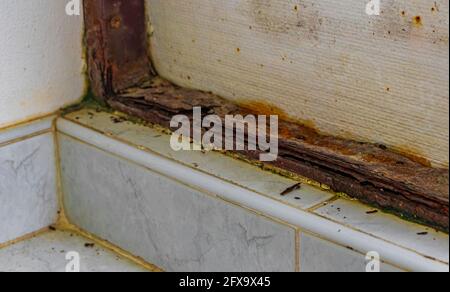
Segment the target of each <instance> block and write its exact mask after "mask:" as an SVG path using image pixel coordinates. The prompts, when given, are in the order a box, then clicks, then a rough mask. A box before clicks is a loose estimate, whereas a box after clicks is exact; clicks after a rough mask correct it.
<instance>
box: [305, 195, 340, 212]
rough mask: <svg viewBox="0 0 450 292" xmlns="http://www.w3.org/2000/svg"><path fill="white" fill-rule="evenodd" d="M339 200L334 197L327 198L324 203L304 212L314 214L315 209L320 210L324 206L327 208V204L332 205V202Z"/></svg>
mask: <svg viewBox="0 0 450 292" xmlns="http://www.w3.org/2000/svg"><path fill="white" fill-rule="evenodd" d="M339 199H340V197H339V196H334V197H332V198H329V199H328V200H326V201H324V202H320V203H319V204H317V205H314V206H312V207H310V208H308V209H306V211H307V212H310V213H314V211H316V210H317V209H320V208H322V207H324V206H327V205H329V204H331V203H333V202H336V201H337V200H339ZM314 214H315V213H314Z"/></svg>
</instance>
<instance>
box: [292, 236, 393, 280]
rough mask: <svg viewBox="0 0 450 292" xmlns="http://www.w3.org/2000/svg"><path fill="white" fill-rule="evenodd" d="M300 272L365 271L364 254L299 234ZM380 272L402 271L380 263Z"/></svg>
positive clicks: (366, 262)
mask: <svg viewBox="0 0 450 292" xmlns="http://www.w3.org/2000/svg"><path fill="white" fill-rule="evenodd" d="M299 250H300V261H299V262H300V271H301V272H365V271H366V265H367V264H368V261H366V257H365V255H363V254H361V253H358V252H356V251H354V250H351V249H350V248H347V247H342V246H339V245H337V244H334V243H332V242H329V241H326V240H323V239H320V238H317V237H314V236H312V235H309V234H306V233H301V234H300V249H299ZM380 268H381V272H402V270H400V269H398V268H395V267H393V266H391V265H388V264H385V263H382V264H381V266H380Z"/></svg>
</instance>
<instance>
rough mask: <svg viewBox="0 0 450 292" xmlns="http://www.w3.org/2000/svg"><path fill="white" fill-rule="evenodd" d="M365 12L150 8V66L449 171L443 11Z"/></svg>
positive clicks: (224, 4) (334, 3) (316, 2)
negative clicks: (152, 64) (429, 162)
mask: <svg viewBox="0 0 450 292" xmlns="http://www.w3.org/2000/svg"><path fill="white" fill-rule="evenodd" d="M368 2H369V0H341V1H339V0H226V1H224V0H183V1H181V0H148V1H147V3H148V4H149V11H150V20H151V24H152V26H153V28H152V29H153V36H152V38H151V49H152V55H153V58H154V61H155V64H156V67H157V70H158V72H159V73H160V74H161V75H163V76H165V77H166V78H169V79H171V80H172V81H174V82H176V83H178V84H180V85H184V86H189V87H194V88H197V89H203V90H207V91H213V92H215V93H217V94H219V95H222V96H224V97H227V98H229V99H232V100H235V101H249V100H252V101H263V102H268V103H271V104H273V105H276V106H278V107H280V108H281V109H283V110H284V111H285V112H286V113H287V114H289V115H290V116H292V117H294V118H296V119H299V120H308V121H312V122H313V123H314V124H315V125H316V126H317V127H318V128H319V129H320V130H322V131H324V132H326V133H331V134H334V135H338V136H344V137H347V138H354V139H358V140H368V141H372V142H379V143H384V144H387V145H390V146H393V147H396V148H397V149H399V150H403V151H405V150H408V151H409V152H412V153H417V154H420V155H422V156H423V157H425V158H428V159H430V160H431V161H432V162H433V163H434V164H435V165H444V166H448V158H449V149H448V148H449V146H448V145H449V143H448V139H449V135H448V134H449V118H448V114H449V81H448V65H449V55H448V54H449V53H448V52H449V29H448V25H449V17H448V13H449V4H448V3H449V2H448V0H436V1H429V0H381V4H382V7H381V8H382V14H381V15H380V16H372V17H370V16H368V15H367V14H366V13H365V7H366V4H367V3H368ZM403 11H404V13H402V12H403ZM416 16H420V20H421V21H420V22H421V23H416V20H415V17H416ZM238 48H239V50H238Z"/></svg>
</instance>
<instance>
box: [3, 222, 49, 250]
mask: <svg viewBox="0 0 450 292" xmlns="http://www.w3.org/2000/svg"><path fill="white" fill-rule="evenodd" d="M48 231H50V228H49V227H43V228H41V229H39V230H36V231H33V232H31V233H28V234H25V235H22V236H20V237H17V238H15V239H12V240H9V241H6V242H4V243H0V249H4V248H6V247H10V246H12V245H15V244H17V243H20V242H24V241H27V240H30V239H32V238H35V237H37V236H39V235H42V234H45V233H47V232H48Z"/></svg>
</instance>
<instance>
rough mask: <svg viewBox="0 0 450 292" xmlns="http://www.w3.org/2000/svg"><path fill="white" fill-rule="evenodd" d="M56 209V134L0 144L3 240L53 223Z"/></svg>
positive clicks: (0, 220) (0, 221) (0, 193)
mask: <svg viewBox="0 0 450 292" xmlns="http://www.w3.org/2000/svg"><path fill="white" fill-rule="evenodd" d="M57 208H58V202H57V195H56V171H55V148H54V140H53V134H52V133H48V134H43V135H40V136H36V137H33V138H30V139H27V140H24V141H20V142H17V143H13V144H8V145H5V146H3V147H0V243H4V242H7V241H10V240H13V239H16V238H18V237H21V236H23V235H25V234H28V233H31V232H34V231H36V230H39V229H41V228H44V227H46V226H48V225H50V224H52V223H54V221H55V219H56V214H57Z"/></svg>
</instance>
